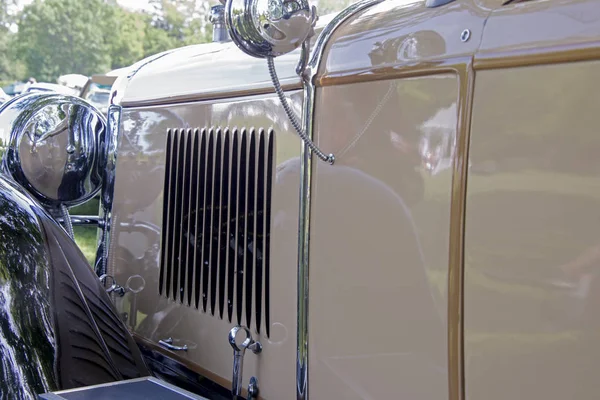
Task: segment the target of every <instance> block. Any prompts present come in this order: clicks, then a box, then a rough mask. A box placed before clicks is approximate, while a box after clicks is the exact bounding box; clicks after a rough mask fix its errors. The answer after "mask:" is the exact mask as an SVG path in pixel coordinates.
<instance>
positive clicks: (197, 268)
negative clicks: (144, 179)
mask: <svg viewBox="0 0 600 400" xmlns="http://www.w3.org/2000/svg"><path fill="white" fill-rule="evenodd" d="M205 173H206V130H205V129H202V131H201V132H200V155H199V157H198V183H197V192H198V196H197V199H196V244H195V254H196V255H195V256H194V299H195V304H196V308H199V306H200V297H201V296H202V290H201V288H200V287H201V286H200V285H201V282H202V265H203V263H204V254H203V250H204V243H203V241H202V238H203V236H202V235H203V232H204V205H205V197H206V196H205V191H204V189H205V188H206V185H205V181H206V174H205Z"/></svg>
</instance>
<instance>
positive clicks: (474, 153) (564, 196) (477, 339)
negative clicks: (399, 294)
mask: <svg viewBox="0 0 600 400" xmlns="http://www.w3.org/2000/svg"><path fill="white" fill-rule="evenodd" d="M598 104H600V62H597V61H589V62H579V63H569V64H556V65H546V66H537V67H525V68H511V69H500V70H489V71H480V72H477V80H476V83H475V94H474V108H473V119H472V126H471V146H470V150H469V151H470V164H471V167H470V170H469V175H468V185H467V188H468V190H467V212H466V226H465V266H464V268H465V283H464V287H465V368H466V371H465V377H466V394H467V398H468V399H486V400H494V399H506V398H523V399H525V398H532V399H534V398H535V399H541V398H544V399H557V400H558V399H575V398H576V399H595V398H597V397H598V388H599V387H600V386H599V383H598V378H597V371H598V368H599V367H600V336H598V329H599V328H600V314H599V313H598V306H600V281H599V280H598V273H597V271H598V266H600V244H599V243H600V224H598V221H599V220H600V211H599V210H600V158H599V157H598V154H600V135H599V134H598V123H597V121H598Z"/></svg>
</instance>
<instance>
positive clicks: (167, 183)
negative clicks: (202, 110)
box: [158, 129, 173, 296]
mask: <svg viewBox="0 0 600 400" xmlns="http://www.w3.org/2000/svg"><path fill="white" fill-rule="evenodd" d="M172 147H173V133H172V132H171V129H169V130H167V148H166V150H165V180H164V186H163V188H164V191H163V219H162V220H163V230H162V237H161V249H162V251H161V257H160V272H159V275H158V293H159V294H160V295H161V296H162V294H163V292H165V287H164V282H165V274H168V273H169V272H168V269H169V265H170V263H169V262H168V261H167V260H168V259H169V247H168V246H167V243H169V239H170V233H171V231H170V230H169V229H165V227H164V225H165V224H166V225H168V221H169V220H170V214H169V210H170V204H169V202H170V196H169V194H170V193H172V191H171V190H170V188H171V164H173V161H172V155H173V151H172Z"/></svg>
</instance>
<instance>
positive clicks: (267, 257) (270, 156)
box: [263, 129, 275, 336]
mask: <svg viewBox="0 0 600 400" xmlns="http://www.w3.org/2000/svg"><path fill="white" fill-rule="evenodd" d="M267 141H268V145H267V161H266V162H267V176H266V178H265V180H266V181H267V182H266V194H265V253H264V255H263V258H264V265H265V271H264V272H265V333H266V334H267V336H269V335H270V326H271V320H270V315H271V313H270V310H271V309H270V304H271V298H270V293H271V292H270V287H271V283H270V271H269V269H270V268H271V191H272V180H273V163H274V162H275V161H274V159H275V154H274V147H273V146H274V144H273V141H274V134H273V130H272V129H269V133H268V135H267Z"/></svg>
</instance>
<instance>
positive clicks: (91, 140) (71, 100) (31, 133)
mask: <svg viewBox="0 0 600 400" xmlns="http://www.w3.org/2000/svg"><path fill="white" fill-rule="evenodd" d="M0 130H1V132H0V135H1V136H3V137H4V138H8V143H9V146H8V150H7V152H6V156H5V159H4V166H5V168H6V169H7V170H8V171H9V172H10V174H11V175H12V177H13V178H14V179H15V180H16V181H17V182H19V183H20V184H21V185H23V187H24V188H25V189H27V190H28V191H29V192H30V193H31V194H32V195H33V196H34V197H36V198H37V199H38V200H39V201H41V202H42V203H44V204H46V205H49V206H52V207H60V206H62V205H65V206H74V205H77V204H81V203H84V202H85V201H87V200H89V199H90V198H92V197H93V196H94V195H95V194H96V193H97V192H98V191H99V190H100V184H101V169H100V165H101V164H102V161H101V160H100V157H101V152H100V149H99V147H100V144H99V143H102V142H103V140H104V135H105V130H106V121H105V119H104V117H103V115H102V114H101V113H100V112H99V111H97V110H96V109H95V108H93V107H92V106H91V105H89V104H88V103H86V102H84V101H83V100H81V99H79V98H76V97H72V96H63V95H58V94H48V93H43V94H37V93H34V94H29V95H24V96H22V97H19V98H17V99H15V100H14V101H11V102H9V103H8V104H7V105H6V106H4V107H3V108H2V109H1V110H0Z"/></svg>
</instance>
